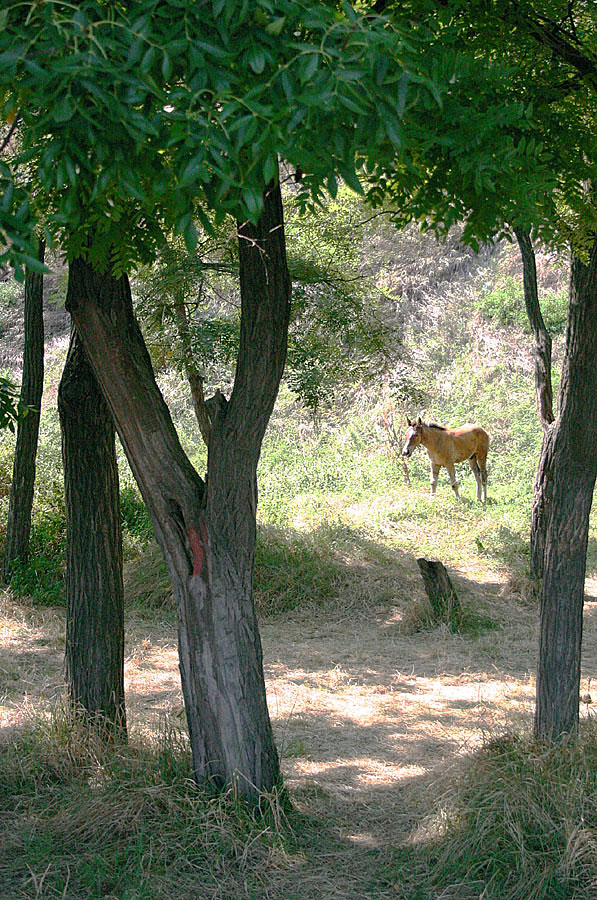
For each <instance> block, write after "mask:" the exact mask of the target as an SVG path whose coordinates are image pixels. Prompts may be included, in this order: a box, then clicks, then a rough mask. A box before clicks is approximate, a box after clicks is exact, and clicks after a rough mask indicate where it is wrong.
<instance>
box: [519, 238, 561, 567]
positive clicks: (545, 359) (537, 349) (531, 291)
mask: <svg viewBox="0 0 597 900" xmlns="http://www.w3.org/2000/svg"><path fill="white" fill-rule="evenodd" d="M514 233H515V234H516V239H517V241H518V246H519V247H520V253H521V256H522V267H523V282H524V302H525V306H526V311H527V316H528V320H529V324H530V326H531V328H532V330H533V335H534V338H535V346H534V357H535V396H536V401H537V414H538V416H539V422H540V424H541V428H542V429H543V445H542V448H541V456H540V460H539V465H538V468H537V476H536V479H535V487H534V491H533V508H532V513H531V533H530V573H531V577H533V578H542V577H543V555H544V551H545V535H546V530H547V523H548V519H549V510H550V508H551V506H550V503H551V479H552V466H551V442H550V429H551V426H552V425H553V422H554V413H553V387H552V381H551V346H552V345H551V337H550V335H549V332H548V331H547V328H546V327H545V322H544V321H543V316H542V315H541V307H540V306H539V295H538V290H537V267H536V263H535V252H534V250H533V244H532V242H531V238H530V235H529V233H528V232H527V231H525V230H524V229H523V228H515V229H514Z"/></svg>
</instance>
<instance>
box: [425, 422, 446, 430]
mask: <svg viewBox="0 0 597 900" xmlns="http://www.w3.org/2000/svg"><path fill="white" fill-rule="evenodd" d="M427 428H437V430H438V431H445V430H446V429H445V428H444V426H443V425H438V424H437V422H430V423H429V425H428V426H427Z"/></svg>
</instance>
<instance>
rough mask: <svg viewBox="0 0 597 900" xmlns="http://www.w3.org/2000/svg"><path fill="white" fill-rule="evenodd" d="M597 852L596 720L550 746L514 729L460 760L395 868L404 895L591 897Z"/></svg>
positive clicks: (522, 899)
mask: <svg viewBox="0 0 597 900" xmlns="http://www.w3.org/2000/svg"><path fill="white" fill-rule="evenodd" d="M433 787H434V789H437V784H435V785H434V786H433ZM596 851H597V728H596V727H595V725H594V724H593V723H591V722H590V723H588V724H587V725H586V726H585V727H583V729H582V731H581V734H580V735H579V737H578V739H569V740H567V741H565V742H563V743H560V744H558V745H556V746H551V747H547V746H545V745H542V744H538V743H536V742H534V741H532V740H530V739H522V738H519V737H516V736H513V735H506V736H504V737H502V738H499V739H497V740H494V741H492V742H490V743H489V744H487V746H485V747H484V748H483V749H482V750H481V751H479V752H478V753H476V754H474V755H473V756H471V757H469V758H468V759H467V760H466V762H465V763H464V764H462V763H461V764H460V770H459V771H458V774H457V776H456V777H455V778H453V779H452V780H451V781H450V783H449V784H448V786H447V787H446V788H445V789H444V790H443V793H442V795H441V796H440V798H439V800H436V803H435V812H434V814H433V816H432V817H430V818H429V819H428V820H427V821H426V822H425V823H424V824H423V825H422V826H420V827H419V828H418V829H417V831H416V833H415V834H414V835H413V837H412V840H411V843H410V846H408V847H406V848H401V849H400V850H399V851H398V852H397V854H396V859H395V867H394V870H393V872H392V876H391V877H392V881H393V883H394V884H395V886H396V887H397V888H399V889H398V890H397V897H399V898H405V900H406V898H408V900H432V898H433V900H436V898H437V897H442V898H454V900H455V898H459V900H461V898H462V900H468V898H471V900H472V898H473V897H474V898H479V897H482V898H483V900H581V898H582V900H588V898H593V897H596V896H597V852H596Z"/></svg>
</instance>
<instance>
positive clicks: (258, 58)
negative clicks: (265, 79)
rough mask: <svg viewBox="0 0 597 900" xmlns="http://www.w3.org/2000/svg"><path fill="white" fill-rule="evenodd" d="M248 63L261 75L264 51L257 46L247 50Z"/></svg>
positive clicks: (263, 64)
mask: <svg viewBox="0 0 597 900" xmlns="http://www.w3.org/2000/svg"><path fill="white" fill-rule="evenodd" d="M249 65H250V66H251V68H252V69H253V71H254V72H255V74H256V75H261V73H262V72H263V70H264V69H265V53H264V52H263V50H261V49H260V48H258V47H254V48H252V49H251V50H250V51H249Z"/></svg>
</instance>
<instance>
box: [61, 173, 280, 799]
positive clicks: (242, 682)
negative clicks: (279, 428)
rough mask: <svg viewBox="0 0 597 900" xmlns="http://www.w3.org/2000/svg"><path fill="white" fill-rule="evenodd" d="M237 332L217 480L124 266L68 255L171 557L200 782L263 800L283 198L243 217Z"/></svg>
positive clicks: (81, 323)
mask: <svg viewBox="0 0 597 900" xmlns="http://www.w3.org/2000/svg"><path fill="white" fill-rule="evenodd" d="M239 240H240V256H241V269H240V272H241V298H242V309H241V335H240V349H239V357H238V363H237V369H236V377H235V384H234V389H233V391H232V395H231V398H230V401H229V403H228V404H223V405H222V408H221V410H220V413H219V415H218V416H216V417H214V419H213V420H212V423H211V435H210V445H209V454H208V474H209V478H208V485H207V486H206V484H205V483H204V482H203V480H202V479H201V478H200V477H199V476H198V474H197V473H196V472H195V470H194V469H193V467H192V465H191V463H190V462H189V460H188V458H187V457H186V455H185V454H184V452H183V450H182V448H181V447H180V443H179V441H178V437H177V434H176V431H175V429H174V426H173V424H172V421H171V418H170V414H169V412H168V409H167V407H166V405H165V403H164V400H163V398H162V395H161V394H160V392H159V389H158V387H157V385H156V383H155V379H154V376H153V372H152V369H151V363H150V360H149V355H148V353H147V349H146V347H145V344H144V342H143V338H142V336H141V332H140V330H139V328H138V325H137V323H136V321H135V318H134V316H133V310H132V303H131V295H130V289H129V284H128V280H127V278H126V276H122V277H120V278H114V277H113V276H111V275H110V274H99V273H98V272H97V271H94V269H93V268H92V267H91V266H90V265H89V264H88V263H86V262H84V261H82V260H76V261H75V262H73V263H72V265H71V277H70V280H69V288H68V292H67V307H68V308H69V309H70V311H71V313H72V315H73V319H74V321H75V324H76V327H77V330H78V332H79V334H80V336H81V338H82V341H83V343H84V345H85V349H86V351H87V353H88V355H89V358H90V361H91V364H92V366H93V369H94V371H95V373H96V375H97V378H98V380H99V382H100V384H101V386H102V390H103V392H104V394H105V396H106V398H107V400H108V403H109V405H110V408H111V410H112V413H113V416H114V420H115V422H116V427H117V429H118V432H119V435H120V438H121V441H122V444H123V447H124V449H125V451H126V454H127V456H128V459H129V461H130V464H131V468H132V470H133V473H134V475H135V478H136V480H137V483H138V484H139V488H140V490H141V493H142V495H143V499H144V500H145V504H146V506H147V509H148V511H149V514H150V516H151V520H152V523H153V526H154V530H155V533H156V538H157V540H158V543H159V544H160V546H161V548H162V551H163V553H164V557H165V560H166V563H167V566H168V570H169V573H170V577H171V579H172V586H173V590H174V596H175V598H176V602H177V607H178V616H179V632H178V636H179V657H180V672H181V681H182V689H183V695H184V700H185V708H186V713H187V721H188V726H189V734H190V741H191V749H192V754H193V767H194V774H195V778H196V780H197V782H198V783H200V784H203V785H205V784H212V785H214V786H215V787H220V786H222V785H224V784H233V785H234V786H235V788H236V790H237V791H238V793H239V794H240V795H243V796H245V797H246V798H248V799H249V800H251V801H253V802H256V801H257V800H258V796H259V792H260V791H263V790H269V789H271V788H272V787H273V786H274V785H275V784H276V783H277V782H278V780H279V775H280V772H279V761H278V755H277V751H276V748H275V745H274V741H273V734H272V729H271V723H270V719H269V714H268V710H267V703H266V696H265V683H264V678H263V668H262V654H261V643H260V638H259V632H258V628H257V621H256V616H255V611H254V606H253V592H252V576H253V558H254V547H255V534H256V496H255V472H256V468H257V462H258V458H259V453H260V448H261V442H262V439H263V435H264V432H265V428H266V425H267V422H268V420H269V417H270V414H271V411H272V408H273V405H274V402H275V398H276V395H277V391H278V387H279V383H280V378H281V376H282V372H283V368H284V362H285V357H286V339H287V332H288V320H289V311H290V281H289V275H288V267H287V263H286V253H285V244H284V230H283V215H282V201H281V194H280V189H279V186H278V185H277V184H276V185H275V186H273V187H272V188H271V189H270V190H269V191H268V192H267V194H266V197H265V204H264V210H263V213H262V216H261V218H260V221H259V224H258V225H257V226H256V227H253V226H249V225H245V226H242V227H240V228H239Z"/></svg>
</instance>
